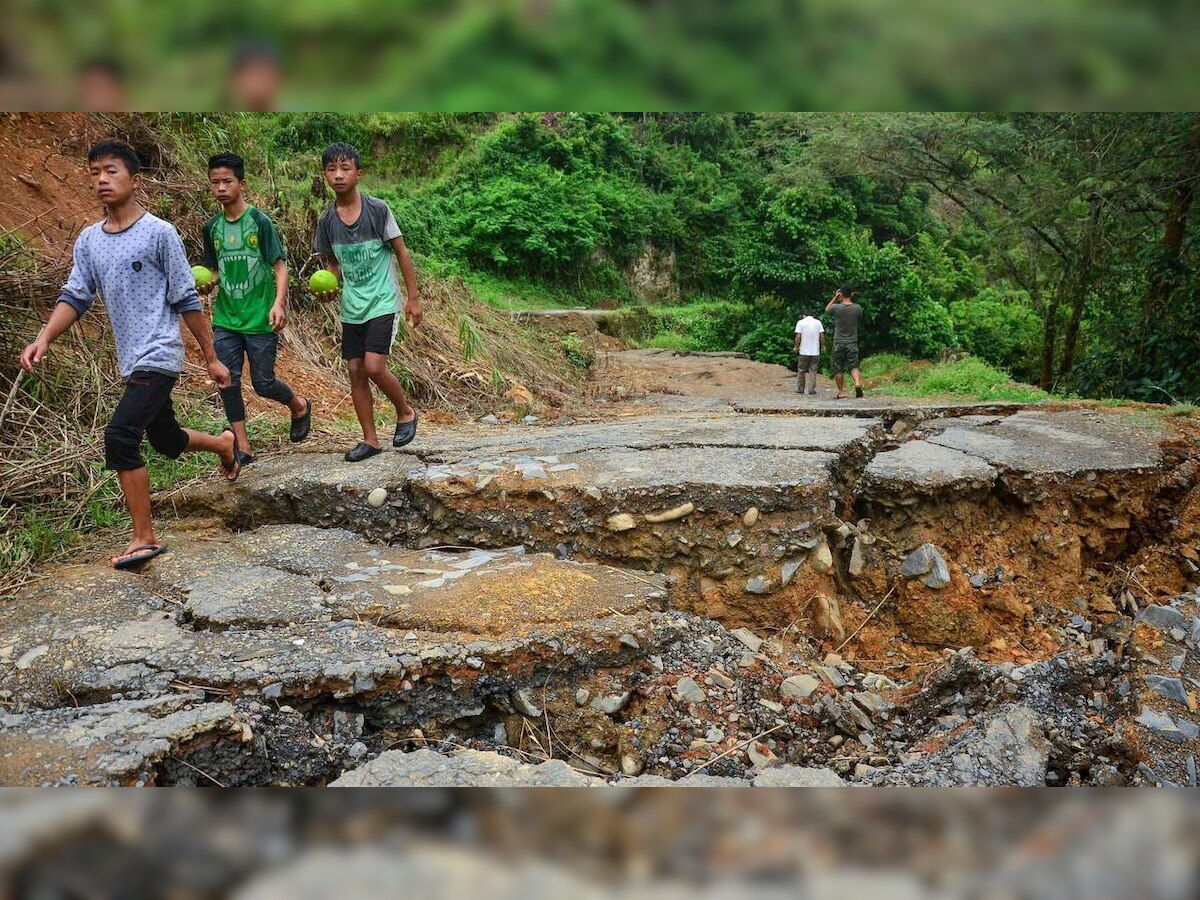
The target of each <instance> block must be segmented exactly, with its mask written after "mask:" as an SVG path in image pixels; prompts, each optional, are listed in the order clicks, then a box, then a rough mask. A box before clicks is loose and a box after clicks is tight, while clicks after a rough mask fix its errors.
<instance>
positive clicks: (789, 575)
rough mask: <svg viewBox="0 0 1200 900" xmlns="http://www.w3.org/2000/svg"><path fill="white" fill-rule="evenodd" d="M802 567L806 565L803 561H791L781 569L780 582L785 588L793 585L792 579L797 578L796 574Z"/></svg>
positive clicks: (785, 563)
mask: <svg viewBox="0 0 1200 900" xmlns="http://www.w3.org/2000/svg"><path fill="white" fill-rule="evenodd" d="M802 565H804V560H803V559H789V560H787V561H786V562H784V564H783V565H782V566H780V567H779V580H780V581H781V582H782V583H783V586H784V587H787V586H788V585H789V584H791V582H792V579H793V578H795V577H796V572H798V571H799V570H800V567H801V566H802Z"/></svg>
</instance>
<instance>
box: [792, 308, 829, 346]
mask: <svg viewBox="0 0 1200 900" xmlns="http://www.w3.org/2000/svg"><path fill="white" fill-rule="evenodd" d="M824 333H825V326H824V325H822V324H821V322H820V320H818V319H814V318H813V317H812V316H805V317H804V318H803V319H801V320H800V321H799V322H797V323H796V334H798V335H800V355H801V356H820V355H821V335H823V334H824Z"/></svg>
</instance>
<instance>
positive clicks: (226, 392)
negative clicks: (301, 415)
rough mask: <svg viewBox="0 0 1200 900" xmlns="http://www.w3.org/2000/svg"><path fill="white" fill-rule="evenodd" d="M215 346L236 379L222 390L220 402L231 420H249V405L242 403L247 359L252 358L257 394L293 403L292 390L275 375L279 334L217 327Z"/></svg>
mask: <svg viewBox="0 0 1200 900" xmlns="http://www.w3.org/2000/svg"><path fill="white" fill-rule="evenodd" d="M213 349H214V350H216V352H217V359H219V360H220V361H221V362H223V363H224V364H225V367H226V368H228V369H229V374H230V376H231V377H232V378H233V384H231V385H230V386H229V387H227V388H223V389H222V390H221V403H223V404H224V406H225V417H226V418H227V419H229V421H230V422H244V421H245V420H246V404H245V403H243V402H242V361H243V360H244V359H249V361H250V383H251V384H252V385H253V386H254V393H256V394H258V396H260V397H266V398H267V399H268V400H274V401H275V402H276V403H282V404H284V405H287V404H288V403H291V402H292V397H293V396H294V395H293V393H292V389H291V388H290V387H288V386H287V384H285V383H284V382H282V381H280V380H279V379H278V378H276V377H275V353H276V351H277V350H278V349H279V335H278V334H275V333H274V332H271V333H269V334H243V333H242V332H240V331H229V330H228V329H225V328H214V329H213Z"/></svg>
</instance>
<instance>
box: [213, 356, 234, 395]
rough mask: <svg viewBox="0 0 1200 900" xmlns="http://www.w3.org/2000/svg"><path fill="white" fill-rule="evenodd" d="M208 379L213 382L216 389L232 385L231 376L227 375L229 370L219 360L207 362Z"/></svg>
mask: <svg viewBox="0 0 1200 900" xmlns="http://www.w3.org/2000/svg"><path fill="white" fill-rule="evenodd" d="M208 377H209V378H211V379H212V380H213V382H214V383H215V384H216V385H217V387H218V388H222V389H224V388H227V387H229V386H230V385H231V384H233V376H231V375H230V374H229V369H228V368H226V366H225V364H224V363H223V362H221V361H220V360H219V359H214V360H212V361H210V362H209V364H208Z"/></svg>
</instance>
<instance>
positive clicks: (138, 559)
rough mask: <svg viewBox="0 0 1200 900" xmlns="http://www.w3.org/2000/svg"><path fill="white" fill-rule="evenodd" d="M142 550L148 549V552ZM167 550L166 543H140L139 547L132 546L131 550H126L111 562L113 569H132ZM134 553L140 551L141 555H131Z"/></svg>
mask: <svg viewBox="0 0 1200 900" xmlns="http://www.w3.org/2000/svg"><path fill="white" fill-rule="evenodd" d="M143 550H149V551H151V552H149V553H142V551H143ZM166 552H167V545H166V544H142V546H140V547H134V548H133V549H132V550H126V551H125V552H124V553H122V554H121V555H120V556H118V557H117V562H115V563H113V564H112V566H113V568H114V569H132V568H133V567H134V566H140V565H141V564H142V563H144V562H146V561H147V560H151V559H154V557H156V556H158V555H159V554H160V553H166ZM134 553H141V554H142V555H141V556H133V555H132V554H134Z"/></svg>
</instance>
